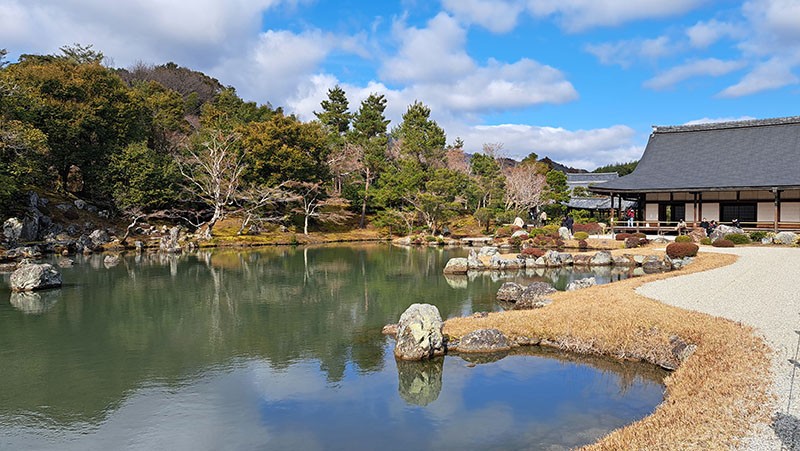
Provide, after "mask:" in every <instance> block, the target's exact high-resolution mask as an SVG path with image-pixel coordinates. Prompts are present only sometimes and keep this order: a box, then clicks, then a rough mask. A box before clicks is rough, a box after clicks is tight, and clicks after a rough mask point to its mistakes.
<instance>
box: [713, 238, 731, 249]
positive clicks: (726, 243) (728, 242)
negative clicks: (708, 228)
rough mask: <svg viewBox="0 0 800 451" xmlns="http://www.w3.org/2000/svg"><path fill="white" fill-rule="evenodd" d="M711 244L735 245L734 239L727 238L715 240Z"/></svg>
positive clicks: (717, 245)
mask: <svg viewBox="0 0 800 451" xmlns="http://www.w3.org/2000/svg"><path fill="white" fill-rule="evenodd" d="M711 245H712V246H714V247H733V246H734V244H733V241H731V240H726V239H724V238H722V239H719V240H717V241H714V242H713V243H711Z"/></svg>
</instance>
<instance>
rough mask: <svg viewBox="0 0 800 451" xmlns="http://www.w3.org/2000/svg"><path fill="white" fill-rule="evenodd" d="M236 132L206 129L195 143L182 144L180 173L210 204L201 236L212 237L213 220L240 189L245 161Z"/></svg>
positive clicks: (220, 216)
mask: <svg viewBox="0 0 800 451" xmlns="http://www.w3.org/2000/svg"><path fill="white" fill-rule="evenodd" d="M239 139H240V137H239V135H238V134H237V133H234V132H226V131H223V130H218V129H214V130H208V131H206V132H205V133H204V135H203V139H202V140H201V141H200V143H199V144H197V145H196V146H191V145H187V146H184V151H185V152H184V154H183V155H181V156H180V157H179V158H178V167H179V168H180V171H181V174H183V176H184V177H186V179H187V180H188V181H189V189H190V190H191V191H192V192H193V193H194V194H195V195H196V196H198V197H199V198H200V199H202V200H203V201H204V202H205V203H206V204H208V205H209V206H210V207H211V208H213V210H214V212H213V214H212V216H211V219H209V220H208V222H207V223H206V226H207V228H206V230H205V233H204V237H205V238H206V239H210V238H211V231H212V228H213V227H214V224H216V223H217V221H219V220H220V219H222V218H224V217H225V206H226V205H228V204H229V203H231V202H232V201H233V199H234V197H235V196H236V194H237V193H238V191H239V188H240V185H241V178H242V173H243V172H244V169H245V163H244V158H243V155H242V153H241V152H240V151H239V149H238V142H239Z"/></svg>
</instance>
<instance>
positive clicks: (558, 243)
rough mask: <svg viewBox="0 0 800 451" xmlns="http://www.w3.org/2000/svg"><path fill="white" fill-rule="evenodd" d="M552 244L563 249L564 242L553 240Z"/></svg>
mask: <svg viewBox="0 0 800 451" xmlns="http://www.w3.org/2000/svg"><path fill="white" fill-rule="evenodd" d="M553 244H554V245H555V246H556V247H564V242H563V241H561V240H555V242H553Z"/></svg>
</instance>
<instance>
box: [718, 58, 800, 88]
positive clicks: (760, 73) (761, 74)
mask: <svg viewBox="0 0 800 451" xmlns="http://www.w3.org/2000/svg"><path fill="white" fill-rule="evenodd" d="M792 63H793V62H791V61H787V60H784V59H781V58H772V59H770V60H768V61H766V62H763V63H760V64H757V65H756V66H755V68H753V70H752V71H750V72H749V73H748V74H747V75H745V76H744V77H743V78H742V79H741V80H740V81H739V83H736V84H735V85H732V86H729V87H727V88H725V89H724V90H723V91H722V92H720V93H719V96H720V97H741V96H746V95H750V94H755V93H757V92H761V91H766V90H770V89H778V88H782V87H784V86H788V85H794V84H797V83H798V82H800V79H798V77H797V75H795V74H794V73H793V71H792V68H793V64H792ZM794 64H797V61H794Z"/></svg>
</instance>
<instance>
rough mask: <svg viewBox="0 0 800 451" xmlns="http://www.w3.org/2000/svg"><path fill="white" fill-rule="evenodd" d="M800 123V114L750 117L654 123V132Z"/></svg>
mask: <svg viewBox="0 0 800 451" xmlns="http://www.w3.org/2000/svg"><path fill="white" fill-rule="evenodd" d="M787 124H800V116H787V117H776V118H769V119H749V120H746V121H727V122H707V123H703V124H692V125H666V126H664V125H654V126H653V133H680V132H695V131H705V130H725V129H732V128H747V127H764V126H770V125H787Z"/></svg>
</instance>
